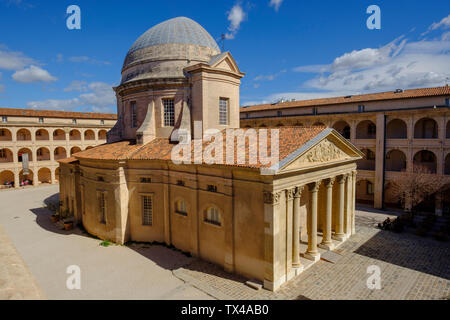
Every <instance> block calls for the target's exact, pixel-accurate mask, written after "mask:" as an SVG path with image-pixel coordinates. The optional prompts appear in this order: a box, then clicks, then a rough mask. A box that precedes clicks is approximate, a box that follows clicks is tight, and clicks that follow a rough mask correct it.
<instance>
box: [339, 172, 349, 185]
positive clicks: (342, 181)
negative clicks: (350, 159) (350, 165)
mask: <svg viewBox="0 0 450 320" xmlns="http://www.w3.org/2000/svg"><path fill="white" fill-rule="evenodd" d="M347 177H348V173H345V174H343V175H340V176H338V178H337V182H338V183H339V184H344V183H345V181H346V180H347Z"/></svg>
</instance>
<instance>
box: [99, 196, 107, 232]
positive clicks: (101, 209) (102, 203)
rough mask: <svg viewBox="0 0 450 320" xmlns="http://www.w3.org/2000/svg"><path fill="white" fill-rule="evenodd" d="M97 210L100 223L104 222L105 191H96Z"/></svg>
mask: <svg viewBox="0 0 450 320" xmlns="http://www.w3.org/2000/svg"><path fill="white" fill-rule="evenodd" d="M98 212H99V214H100V223H103V224H106V192H104V191H99V192H98Z"/></svg>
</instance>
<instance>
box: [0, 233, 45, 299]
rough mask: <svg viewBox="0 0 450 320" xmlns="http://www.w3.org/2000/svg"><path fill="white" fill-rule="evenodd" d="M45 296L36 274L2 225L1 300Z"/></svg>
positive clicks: (42, 297) (0, 256) (0, 244)
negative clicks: (29, 267)
mask: <svg viewBox="0 0 450 320" xmlns="http://www.w3.org/2000/svg"><path fill="white" fill-rule="evenodd" d="M44 298H45V296H44V293H43V292H42V290H41V289H40V288H39V286H38V285H37V283H36V280H35V279H34V276H33V275H32V274H31V272H30V271H29V270H28V267H27V266H26V265H25V262H24V261H23V260H22V258H21V257H20V255H19V253H18V252H17V250H16V248H15V247H14V245H13V244H12V243H11V240H10V239H9V237H8V235H7V234H6V232H5V230H3V228H2V226H0V300H21V299H27V300H39V299H44Z"/></svg>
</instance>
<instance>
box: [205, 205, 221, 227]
mask: <svg viewBox="0 0 450 320" xmlns="http://www.w3.org/2000/svg"><path fill="white" fill-rule="evenodd" d="M205 222H208V223H211V224H215V225H216V226H220V225H221V222H220V213H219V209H217V208H216V207H209V208H208V209H206V215H205Z"/></svg>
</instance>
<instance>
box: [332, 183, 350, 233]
mask: <svg viewBox="0 0 450 320" xmlns="http://www.w3.org/2000/svg"><path fill="white" fill-rule="evenodd" d="M346 179H347V177H346V176H345V175H342V176H339V177H338V180H337V182H338V185H339V210H338V213H337V219H336V233H335V234H334V237H333V238H334V239H336V240H339V241H344V240H345V234H344V204H345V203H344V202H345V180H346Z"/></svg>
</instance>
